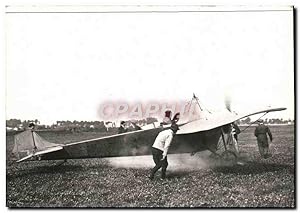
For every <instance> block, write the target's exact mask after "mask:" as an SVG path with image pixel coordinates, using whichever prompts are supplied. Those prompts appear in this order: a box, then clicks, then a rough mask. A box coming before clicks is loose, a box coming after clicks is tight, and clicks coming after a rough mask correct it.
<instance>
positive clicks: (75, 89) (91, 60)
mask: <svg viewBox="0 0 300 213" xmlns="http://www.w3.org/2000/svg"><path fill="white" fill-rule="evenodd" d="M5 18H6V119H11V118H18V119H21V120H25V119H26V120H28V119H35V118H37V119H39V120H40V121H41V123H46V124H51V123H54V122H56V121H57V120H71V121H73V120H102V118H101V116H100V115H99V109H100V108H101V105H102V104H103V103H107V102H111V103H120V102H122V103H130V104H132V103H137V102H141V103H150V102H159V103H162V102H167V103H168V102H176V101H178V102H181V101H189V100H190V99H191V98H192V95H193V93H195V94H196V95H197V96H198V98H199V100H200V101H201V103H203V104H204V105H205V107H206V108H208V109H210V110H212V111H213V110H219V109H222V108H224V107H225V106H224V99H225V97H228V98H229V99H230V100H231V106H232V108H233V109H234V110H235V111H237V112H241V111H244V110H246V111H249V109H250V110H255V109H257V108H262V107H268V106H272V107H287V110H285V111H281V112H277V113H272V114H271V113H270V115H269V117H275V118H284V119H289V118H290V119H294V62H293V14H292V10H284V11H264V12H262V11H251V10H250V11H247V12H245V11H244V12H241V11H240V12H228V11H226V12H220V11H218V12H212V11H211V12H207V11H203V10H202V11H201V10H199V11H197V12H177V13H174V12H172V13H170V12H168V13H164V12H160V13H141V12H140V13H128V12H127V13H7V14H6V17H5Z"/></svg>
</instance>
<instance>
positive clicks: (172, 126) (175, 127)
mask: <svg viewBox="0 0 300 213" xmlns="http://www.w3.org/2000/svg"><path fill="white" fill-rule="evenodd" d="M171 129H172V130H174V131H177V130H179V126H178V125H177V124H175V123H173V124H172V125H171Z"/></svg>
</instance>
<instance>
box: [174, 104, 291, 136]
mask: <svg viewBox="0 0 300 213" xmlns="http://www.w3.org/2000/svg"><path fill="white" fill-rule="evenodd" d="M285 109H286V108H270V109H265V110H258V111H256V112H249V113H242V114H237V113H232V112H229V111H225V112H219V113H213V114H211V115H209V117H207V118H203V119H199V120H195V121H192V122H188V123H186V124H184V125H182V126H181V127H180V130H178V132H177V133H176V134H177V135H183V134H190V133H195V132H201V131H207V130H211V129H214V128H217V127H220V126H224V125H226V124H230V123H232V122H234V121H236V120H239V119H242V118H245V117H248V116H251V115H256V114H260V113H268V112H275V111H281V110H285Z"/></svg>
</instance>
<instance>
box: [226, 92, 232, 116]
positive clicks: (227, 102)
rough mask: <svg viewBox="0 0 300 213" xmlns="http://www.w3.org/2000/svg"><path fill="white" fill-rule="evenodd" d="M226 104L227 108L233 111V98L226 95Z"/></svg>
mask: <svg viewBox="0 0 300 213" xmlns="http://www.w3.org/2000/svg"><path fill="white" fill-rule="evenodd" d="M225 106H226V109H227V110H228V111H229V112H231V98H230V97H229V96H227V95H226V96H225Z"/></svg>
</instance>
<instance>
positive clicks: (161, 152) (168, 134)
mask: <svg viewBox="0 0 300 213" xmlns="http://www.w3.org/2000/svg"><path fill="white" fill-rule="evenodd" d="M178 130H179V127H178V125H177V124H172V125H171V128H170V129H166V130H164V131H161V132H160V133H159V134H158V135H157V137H156V139H155V141H154V143H153V145H152V156H153V160H154V163H155V167H154V168H153V169H152V170H151V174H150V176H149V178H150V179H151V180H152V179H153V178H154V175H155V173H156V172H157V171H158V170H159V169H160V168H162V170H161V178H162V179H165V178H166V171H167V167H168V159H167V154H168V150H169V147H170V145H171V143H172V140H173V136H174V135H175V134H176V132H177V131H178Z"/></svg>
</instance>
